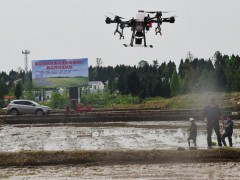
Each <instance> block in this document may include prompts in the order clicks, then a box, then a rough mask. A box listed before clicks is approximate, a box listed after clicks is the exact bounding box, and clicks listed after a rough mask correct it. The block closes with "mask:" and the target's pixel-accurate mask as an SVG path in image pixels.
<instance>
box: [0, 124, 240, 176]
mask: <svg viewBox="0 0 240 180" xmlns="http://www.w3.org/2000/svg"><path fill="white" fill-rule="evenodd" d="M188 126H189V122H187V121H186V122H180V121H172V122H167V121H161V122H157V121H154V122H151V121H149V122H117V123H81V124H54V125H52V124H38V125H5V126H3V127H1V130H0V139H1V140H0V152H22V151H79V150H80V151H81V150H84V151H101V152H104V151H123V152H124V151H129V150H130V151H134V150H150V151H151V150H177V148H178V147H183V148H185V149H188V144H187V140H186V139H187V137H188V131H187V128H188ZM197 126H198V137H197V146H198V149H202V150H204V149H206V147H207V141H206V127H205V126H206V125H205V124H204V123H203V122H197ZM213 141H215V142H216V136H215V134H214V133H213ZM227 143H228V141H227ZM233 146H234V147H235V148H239V147H240V130H239V129H234V135H233ZM187 151H188V150H187ZM206 151H208V150H206ZM189 152H190V151H189ZM239 169H240V165H239V163H237V162H209V163H183V162H182V163H181V162H180V163H179V162H178V163H169V162H166V163H164V162H163V163H154V162H153V163H151V162H150V163H149V162H148V163H146V162H144V161H142V162H138V163H136V162H132V163H131V162H129V163H126V164H124V163H123V164H121V163H119V164H118V163H114V164H111V165H109V164H103V163H101V162H99V163H97V162H95V163H87V164H74V165H69V164H66V165H55V166H51V165H50V166H25V167H0V179H224V178H226V179H239V178H240V173H239Z"/></svg>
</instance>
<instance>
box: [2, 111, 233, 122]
mask: <svg viewBox="0 0 240 180" xmlns="http://www.w3.org/2000/svg"><path fill="white" fill-rule="evenodd" d="M230 114H231V112H230V111H225V112H224V115H230ZM190 117H193V118H195V119H196V120H203V116H202V111H201V110H172V111H160V110H139V109H138V110H136V109H135V110H131V111H130V110H129V111H126V110H124V111H123V110H122V111H120V110H118V111H98V112H91V113H87V114H70V115H66V114H63V113H56V114H51V115H49V116H42V117H37V116H33V115H30V116H22V115H20V116H17V117H11V116H10V115H8V116H3V117H1V119H2V120H4V121H5V122H6V123H7V124H35V123H81V122H119V121H122V122H127V121H186V120H188V119H189V118H190Z"/></svg>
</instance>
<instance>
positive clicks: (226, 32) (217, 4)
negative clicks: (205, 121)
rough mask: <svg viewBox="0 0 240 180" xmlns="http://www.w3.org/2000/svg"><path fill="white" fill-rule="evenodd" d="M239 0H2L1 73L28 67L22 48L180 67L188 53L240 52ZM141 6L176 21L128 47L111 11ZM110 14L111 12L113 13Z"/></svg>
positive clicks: (37, 55)
mask: <svg viewBox="0 0 240 180" xmlns="http://www.w3.org/2000/svg"><path fill="white" fill-rule="evenodd" d="M239 8H240V1H239V0H118V1H116V0H0V22H1V29H0V32H1V33H0V60H1V63H0V71H6V72H9V71H10V70H12V69H13V70H17V68H18V67H21V68H22V69H24V56H23V55H22V53H21V52H22V50H25V49H28V50H30V51H31V54H30V55H29V69H31V61H32V60H44V59H69V58H88V59H89V66H90V65H93V66H95V65H96V58H101V59H102V61H103V66H108V65H111V66H115V65H117V64H125V65H137V64H138V62H139V61H140V60H147V61H148V62H149V63H150V64H152V61H153V60H156V59H157V60H158V62H159V63H162V62H164V61H166V62H169V61H170V60H172V61H174V62H175V63H176V64H177V66H178V65H179V61H180V60H181V59H185V58H186V55H187V52H188V51H190V52H191V53H192V54H193V56H194V57H198V58H204V59H208V58H212V56H213V55H214V53H215V52H216V51H220V52H221V53H223V54H227V55H232V54H235V55H237V54H238V55H239V54H240V53H239V52H240V51H239V50H240V36H239V33H240V11H239ZM138 10H146V11H153V10H159V11H172V12H171V13H168V14H164V15H165V16H166V17H167V16H171V15H176V16H177V17H176V21H175V23H174V24H168V23H165V24H163V25H162V34H163V36H159V35H158V36H156V35H155V33H154V29H151V30H150V31H149V32H147V44H151V45H153V46H154V48H152V49H151V48H139V47H138V48H137V47H134V48H130V47H128V48H126V47H124V46H123V44H125V43H126V44H129V43H130V36H131V30H130V29H127V28H126V29H125V31H124V35H125V39H124V40H119V37H118V36H117V35H116V36H114V35H113V32H114V30H115V25H114V24H111V25H107V24H106V23H105V16H104V15H109V12H111V13H113V14H117V15H120V16H123V17H125V18H126V19H128V18H129V19H131V18H132V17H135V16H136V13H137V11H138ZM110 16H111V15H110Z"/></svg>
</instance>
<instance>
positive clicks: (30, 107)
mask: <svg viewBox="0 0 240 180" xmlns="http://www.w3.org/2000/svg"><path fill="white" fill-rule="evenodd" d="M50 112H51V109H50V108H49V107H48V106H43V105H40V104H38V103H36V102H34V101H31V100H12V101H11V102H10V103H9V104H8V106H7V114H11V115H12V116H17V115H19V114H36V115H38V116H42V115H44V114H50Z"/></svg>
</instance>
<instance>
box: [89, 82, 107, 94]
mask: <svg viewBox="0 0 240 180" xmlns="http://www.w3.org/2000/svg"><path fill="white" fill-rule="evenodd" d="M88 85H89V90H90V93H96V92H99V91H100V92H101V91H103V90H104V84H103V83H102V81H89V83H88Z"/></svg>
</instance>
